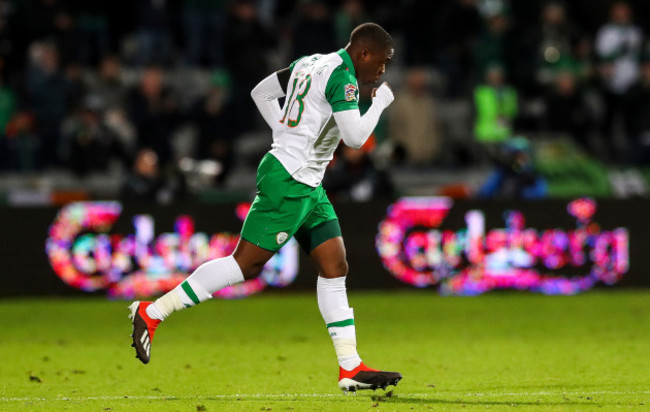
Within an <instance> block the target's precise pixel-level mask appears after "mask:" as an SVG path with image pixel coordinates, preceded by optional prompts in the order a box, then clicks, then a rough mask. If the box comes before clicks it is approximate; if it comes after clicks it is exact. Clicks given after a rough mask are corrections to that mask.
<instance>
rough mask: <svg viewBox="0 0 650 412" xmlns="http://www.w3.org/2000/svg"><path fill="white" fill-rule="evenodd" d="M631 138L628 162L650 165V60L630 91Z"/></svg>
mask: <svg viewBox="0 0 650 412" xmlns="http://www.w3.org/2000/svg"><path fill="white" fill-rule="evenodd" d="M629 107H630V137H631V142H630V146H629V151H628V152H627V153H626V155H627V158H626V160H627V161H629V162H631V163H633V164H637V165H645V166H647V165H648V164H650V59H648V58H647V57H646V60H645V61H644V62H643V65H642V66H641V78H640V80H639V81H638V82H637V83H636V84H635V85H634V86H632V88H631V89H630V104H629Z"/></svg>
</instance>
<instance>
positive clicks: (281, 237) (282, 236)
mask: <svg viewBox="0 0 650 412" xmlns="http://www.w3.org/2000/svg"><path fill="white" fill-rule="evenodd" d="M288 237H289V235H288V234H287V232H280V233H278V234H277V235H276V236H275V241H276V242H278V245H281V244H283V243H284V242H285V241H286V240H287V238H288Z"/></svg>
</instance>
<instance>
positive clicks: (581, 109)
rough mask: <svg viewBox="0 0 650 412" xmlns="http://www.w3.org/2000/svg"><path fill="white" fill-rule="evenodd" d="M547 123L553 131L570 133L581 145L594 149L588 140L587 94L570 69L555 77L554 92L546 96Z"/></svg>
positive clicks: (589, 122)
mask: <svg viewBox="0 0 650 412" xmlns="http://www.w3.org/2000/svg"><path fill="white" fill-rule="evenodd" d="M546 124H547V126H548V130H550V131H552V132H560V133H568V134H569V135H571V137H572V138H573V139H575V140H576V142H578V143H579V144H580V145H581V146H583V147H584V148H585V149H587V150H588V151H592V148H591V145H590V142H589V141H588V138H589V136H588V134H589V125H590V124H592V119H590V113H589V108H588V106H587V104H586V101H585V96H584V94H583V92H582V90H581V89H580V88H579V86H578V85H577V84H576V78H575V76H574V74H573V73H572V72H570V71H563V72H560V73H559V74H557V76H556V77H555V85H554V88H553V90H552V92H551V93H550V94H549V95H548V96H547V98H546Z"/></svg>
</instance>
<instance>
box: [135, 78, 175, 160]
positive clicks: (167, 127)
mask: <svg viewBox="0 0 650 412" xmlns="http://www.w3.org/2000/svg"><path fill="white" fill-rule="evenodd" d="M163 76H164V73H163V71H162V68H161V67H160V66H149V67H147V68H146V69H145V70H144V72H143V73H142V77H141V79H140V84H139V85H138V86H137V87H136V88H135V89H133V90H131V92H130V93H129V95H128V97H127V108H128V109H127V112H128V114H129V118H130V119H131V121H132V122H133V125H134V127H135V130H136V136H137V146H138V147H140V148H142V147H149V148H151V149H152V150H153V151H155V152H156V155H157V156H158V161H159V162H160V165H161V167H163V168H166V166H167V165H168V164H169V163H170V162H171V161H172V160H173V157H174V156H173V153H172V144H171V141H172V136H173V134H174V132H175V130H176V127H177V126H178V125H179V123H180V121H181V116H180V112H179V108H178V102H177V100H176V97H175V96H174V94H173V93H172V91H171V90H170V89H169V88H167V87H165V86H164V84H163Z"/></svg>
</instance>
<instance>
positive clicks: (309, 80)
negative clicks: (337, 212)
mask: <svg viewBox="0 0 650 412" xmlns="http://www.w3.org/2000/svg"><path fill="white" fill-rule="evenodd" d="M290 69H291V77H290V78H289V84H288V85H287V96H286V99H285V102H284V106H283V107H282V115H283V117H282V119H280V120H279V122H280V127H276V128H274V131H273V145H272V149H271V151H270V153H271V154H273V155H274V156H275V157H276V158H277V159H278V160H279V161H280V163H282V165H283V166H284V167H285V169H287V171H288V172H289V174H291V176H292V177H293V178H294V179H295V180H297V181H298V182H301V183H304V184H306V185H309V186H312V187H317V186H318V185H319V184H320V183H321V181H322V180H323V175H324V174H325V168H326V167H327V164H328V163H329V162H330V161H331V160H332V158H333V155H334V151H335V150H336V147H337V146H338V144H339V141H340V140H341V137H340V133H339V131H338V128H337V127H336V124H335V122H334V119H333V118H332V113H333V112H338V111H343V110H353V109H356V110H358V109H359V104H358V102H359V87H358V85H357V80H356V77H355V72H354V66H353V65H352V59H351V58H350V55H349V54H348V53H347V51H345V50H344V49H341V50H339V51H338V52H336V53H330V54H314V55H311V56H305V57H302V58H300V59H298V60H296V61H295V62H294V63H292V64H291V66H290Z"/></svg>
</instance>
